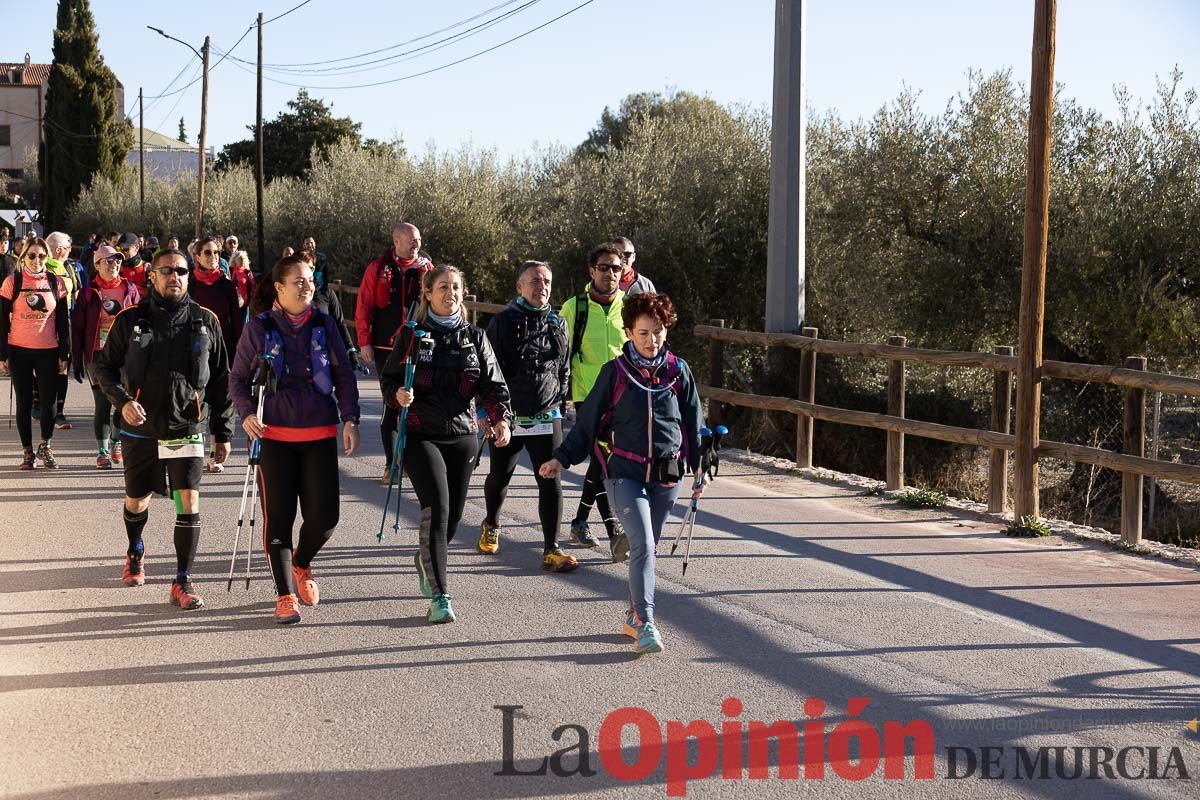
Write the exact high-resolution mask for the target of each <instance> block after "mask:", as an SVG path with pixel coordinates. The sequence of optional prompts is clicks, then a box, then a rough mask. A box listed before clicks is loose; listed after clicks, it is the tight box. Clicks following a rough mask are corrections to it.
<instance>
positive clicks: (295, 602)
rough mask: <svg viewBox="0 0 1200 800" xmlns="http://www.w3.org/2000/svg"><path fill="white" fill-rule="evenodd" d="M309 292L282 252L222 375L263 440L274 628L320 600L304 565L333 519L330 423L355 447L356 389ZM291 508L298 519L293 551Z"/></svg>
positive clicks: (247, 426) (336, 338) (302, 269)
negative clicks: (262, 387)
mask: <svg viewBox="0 0 1200 800" xmlns="http://www.w3.org/2000/svg"><path fill="white" fill-rule="evenodd" d="M207 247H208V245H207V244H206V245H204V247H202V248H201V250H202V251H203V250H204V249H207ZM316 288H317V285H316V281H315V279H314V278H313V273H312V267H311V266H309V264H308V262H306V261H304V260H303V259H300V258H296V257H295V256H289V257H288V258H284V259H280V260H279V261H278V262H277V263H276V264H275V267H274V268H273V269H272V270H271V274H270V275H269V276H265V277H264V279H263V280H262V281H261V282H260V283H259V284H258V287H257V289H256V290H255V295H254V299H253V301H252V303H251V310H252V312H254V316H253V317H252V318H251V319H250V322H249V323H248V324H247V325H246V331H245V334H244V335H243V336H242V338H241V340H240V341H239V342H238V347H237V355H236V356H235V358H234V362H233V370H232V372H231V374H230V379H229V386H230V394H231V395H233V402H234V404H235V405H236V406H237V410H238V413H239V414H240V415H241V417H242V428H243V429H244V430H245V431H246V435H247V436H249V437H250V439H252V440H253V439H261V440H262V444H261V448H262V449H261V451H260V455H259V469H258V479H259V492H260V494H261V495H262V507H263V540H264V543H265V545H266V551H267V558H268V560H269V562H270V565H271V575H272V577H273V578H274V580H275V592H276V594H277V600H276V603H275V621H276V622H278V623H280V624H281V625H286V624H289V623H294V622H299V621H300V607H299V606H300V604H301V603H303V604H304V605H307V606H315V605H317V604H318V603H319V602H320V595H319V593H318V590H317V584H316V581H315V580H314V579H313V574H312V562H313V559H314V558H315V557H316V555H317V553H318V552H319V551H320V549H321V547H322V546H324V544H325V542H327V541H328V540H329V537H330V536H331V535H332V534H333V529H334V528H335V527H336V526H337V523H338V517H339V509H338V503H339V490H338V465H337V444H338V430H337V425H338V421H339V420H340V421H341V422H342V423H343V425H342V434H341V440H342V446H343V451H344V452H345V454H346V455H347V456H349V455H353V453H354V451H355V450H356V449H357V448H358V414H359V408H358V383H357V382H356V380H355V376H354V370H353V369H351V367H350V362H349V359H348V358H347V355H346V346H345V344H344V343H343V342H342V337H341V334H340V333H339V332H338V329H337V326H336V325H335V324H334V322H333V320H332V319H331V318H330V317H329V315H328V314H325V313H324V312H322V311H319V310H318V309H316V308H314V307H313V304H312V301H313V294H314V293H315V291H316ZM264 355H269V356H271V359H270V368H271V369H272V370H273V373H274V375H273V377H274V386H273V387H270V389H269V390H268V393H267V398H266V401H265V403H264V405H263V418H262V419H259V418H258V416H257V412H258V406H257V402H256V398H255V397H254V392H253V382H254V379H255V377H256V375H257V374H258V372H259V363H260V362H259V359H260V357H261V356H264ZM297 506H299V509H300V515H301V517H302V522H301V524H300V539H299V542H298V543H297V545H296V547H295V548H294V550H293V546H292V527H293V526H294V524H295V521H296V508H297Z"/></svg>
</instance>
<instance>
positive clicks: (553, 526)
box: [483, 419, 563, 553]
mask: <svg viewBox="0 0 1200 800" xmlns="http://www.w3.org/2000/svg"><path fill="white" fill-rule="evenodd" d="M562 438H563V434H562V420H558V419H556V420H554V432H553V433H544V434H540V435H538V436H514V437H513V438H512V439H511V440H510V441H509V443H508V444H507V445H506V446H504V447H496V443H495V442H492V449H491V460H490V463H491V468H490V469H489V470H488V476H487V480H486V481H484V484H483V496H484V499H485V501H486V503H487V516H486V517H485V518H484V520H485V521H486V522H488V523H490V524H492V525H496V524H498V523H499V516H498V515H499V514H500V507H501V506H502V505H504V498H505V497H506V496H507V495H508V483H509V481H511V480H512V476H513V471H514V470H515V469H516V468H517V459H518V458H520V457H521V451H522V450H525V449H528V450H529V461H530V463H531V464H532V465H533V476H534V478H536V479H537V487H538V518H539V519H540V520H541V521H542V538H543V539H544V540H545V542H544V544H545V552H547V553H548V552H550V551H551V550H553V549H554V548H555V546H556V545H557V543H558V529H559V525H560V520H561V517H562V478H560V477H555V478H553V479H548V478H543V477H542V476H541V475H539V474H538V467H540V466H541V465H542V464H544V463H546V462H547V461H549V460H550V459H551V458H553V457H554V449H555V448H556V447H558V446H559V445H560V444H562Z"/></svg>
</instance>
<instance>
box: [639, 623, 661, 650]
mask: <svg viewBox="0 0 1200 800" xmlns="http://www.w3.org/2000/svg"><path fill="white" fill-rule="evenodd" d="M633 649H634V652H636V653H637V654H638V655H642V654H643V653H661V652H662V651H663V641H662V636H661V635H660V634H659V632H658V628H656V627H654V623H653V622H647V623H646V624H645V625H642V626H641V627H639V628H638V629H637V645H636V646H635V647H634V648H633Z"/></svg>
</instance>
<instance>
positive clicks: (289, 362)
mask: <svg viewBox="0 0 1200 800" xmlns="http://www.w3.org/2000/svg"><path fill="white" fill-rule="evenodd" d="M271 316H272V319H273V320H274V321H275V327H276V328H277V329H278V331H279V336H280V338H281V339H282V340H283V363H284V367H283V377H282V378H280V380H279V382H278V385H277V386H276V387H275V392H274V393H273V394H269V395H267V400H266V403H265V405H264V407H263V415H262V419H261V420H260V422H262V423H263V424H264V425H281V426H284V427H288V428H311V427H317V426H322V425H336V424H337V423H338V420H339V419H341V420H343V421H345V420H354V421H356V422H357V421H358V415H359V410H358V381H357V379H356V378H355V375H354V370H353V369H352V368H351V366H350V359H349V358H348V357H347V356H346V345H345V343H344V342H343V341H342V336H341V334H340V333H339V332H338V328H337V324H336V323H335V322H334V321H333V318H332V317H330V316H329V315H328V314H324V313H322V312H321V311H318V310H317V309H315V308H314V309H313V312H312V318H311V319H309V321H308V322H307V323H305V325H304V327H302V328H301V329H300V330H299V331H293V330H292V324H291V322H289V321H288V318H287V315H286V314H285V313H284V312H282V311H279V310H275V311H272V312H271ZM313 325H324V326H325V340H326V342H327V344H328V348H329V356H330V359H329V361H330V369H331V371H332V373H333V391H334V393H333V394H332V395H324V394H321V393H320V392H319V391H317V389H316V387H314V386H313V384H312V380H311V378H310V375H311V372H312V367H311V360H310V355H309V351H310V347H311V342H312V326H313ZM265 342H266V322H265V321H264V320H263V319H262V315H259V316H257V317H254V318H253V319H251V320H250V322H249V323H247V325H246V327H245V329H244V330H243V332H242V338H241V339H239V340H238V345H237V355H236V356H234V359H233V370H232V371H231V372H230V375H229V393H230V394H231V395H233V403H234V405H235V406H236V407H237V411H238V414H239V415H240V416H241V417H243V418H245V417H248V416H250V415H251V414H254V413H257V411H258V408H257V404H256V402H255V400H254V398H253V396H252V395H251V392H250V382H251V381H252V380H253V379H254V373H255V372H256V371H257V363H256V362H257V360H258V356H259V355H261V354H262V352H263V351H264V350H265V349H266V347H265ZM334 397H336V398H337V400H336V402H335V401H334Z"/></svg>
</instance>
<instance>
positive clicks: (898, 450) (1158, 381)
mask: <svg viewBox="0 0 1200 800" xmlns="http://www.w3.org/2000/svg"><path fill="white" fill-rule="evenodd" d="M334 289H335V290H336V291H338V292H340V293H341V294H342V295H343V296H344V297H347V298H349V297H355V296H356V295H357V294H358V288H357V287H354V286H345V285H340V284H336V283H335V286H334ZM344 305H345V307H346V309H347V317H348V318H350V317H352V316H353V308H354V304H353V302H349V303H344ZM465 305H466V307H467V311H468V314H469V315H470V317H471V320H472V322H475V321H477V319H478V315H479V314H481V313H483V314H494V313H496V312H498V311H501V310H502V309H503V308H504V305H503V304H500V303H485V302H481V301H478V300H476V298H475V296H474V295H468V296H467V298H466V303H465ZM347 322H348V324H352V320H351V319H348V320H347ZM693 333H694V334H695V335H696V336H698V337H701V338H704V339H708V340H709V344H710V364H709V383H708V384H707V385H704V384H702V385H700V386H699V391H700V396H701V397H703V398H705V399H707V400H708V401H709V418H710V421H711V424H714V425H715V424H717V423H718V422H719V421H720V419H721V416H722V412H721V405H720V404H722V403H724V404H729V405H736V406H743V407H745V408H757V409H760V410H764V411H784V412H788V413H791V414H795V415H796V464H797V466H800V467H811V466H813V463H812V452H813V420H818V419H819V420H822V421H824V422H834V423H838V424H842V425H856V426H859V427H864V428H874V429H876V430H882V431H887V452H886V455H885V458H886V468H885V477H886V483H887V487H888V488H889V489H900V488H903V486H904V437H905V436H922V437H925V438H927V439H937V440H939V441H943V442H952V443H954V444H964V445H974V446H978V447H987V448H989V449H990V450H991V452H990V454H989V459H988V509H989V510H990V511H992V512H995V513H1002V512H1003V511H1004V510H1005V509H1006V508H1007V506H1008V453H1009V451H1012V450H1015V449H1016V437H1015V436H1014V435H1013V434H1012V433H1011V432H1010V427H1009V426H1010V423H1009V418H1010V417H1011V397H1012V386H1013V375H1014V373H1015V372H1016V370H1017V357H1016V356H1015V355H1014V354H1013V348H1011V347H997V348H996V351H995V352H994V353H977V352H969V351H956V350H928V349H924V348H918V347H908V346H907V344H906V340H905V337H903V336H893V337H891V338H889V339H888V342H887V344H874V343H869V342H838V341H831V340H828V339H821V338H820V337H819V336H818V331H817V329H816V328H805V329H804V330H803V332H802V333H801V334H787V333H761V332H758V331H743V330H737V329H733V328H726V327H725V323H724V321H723V320H719V319H718V320H712V321H711V324H709V325H697V326H696V327H695V328H694V329H693ZM726 344H745V345H756V346H759V347H768V348H769V347H789V348H792V349H795V350H799V351H800V352H801V361H800V375H799V381H798V386H797V389H798V391H797V398H798V399H793V398H790V397H767V396H762V395H756V394H747V393H745V392H737V391H733V390H731V389H726V388H724V372H725V345H726ZM818 354H823V355H826V356H841V357H849V358H876V359H883V360H885V361H887V362H888V400H887V413H886V414H877V413H872V412H868V411H853V410H851V409H846V408H836V407H834V406H826V405H820V404H818V403H817V402H816V384H817V355H818ZM910 361H911V362H914V363H918V364H932V365H938V366H950V367H971V368H978V369H989V370H991V371H992V372H993V373H994V376H993V384H992V413H991V427H990V428H988V429H982V428H961V427H956V426H953V425H940V424H937V423H933V422H924V421H921V420H915V419H908V418H907V417H906V416H905V413H904V397H905V364H906V363H908V362H910ZM1042 378H1043V379H1045V378H1055V379H1061V380H1072V381H1088V382H1092V383H1103V384H1108V385H1111V386H1120V387H1123V388H1124V389H1125V421H1124V436H1123V445H1122V452H1114V451H1112V450H1104V449H1101V448H1098V447H1088V446H1086V445H1078V444H1069V443H1066V442H1054V441H1049V440H1046V439H1043V440H1041V441H1040V442H1039V443H1038V447H1037V454H1036V455H1037V456H1038V457H1041V456H1045V457H1047V458H1057V459H1062V460H1064V461H1075V462H1080V463H1084V464H1093V465H1095V466H1098V467H1104V468H1106V469H1111V470H1115V471H1117V472H1120V473H1121V536H1122V538H1123V539H1124V540H1125V541H1126V542H1129V543H1131V544H1136V543H1137V542H1140V541H1141V538H1142V498H1143V491H1142V484H1143V478H1144V477H1145V476H1147V475H1149V476H1152V477H1155V478H1161V479H1165V480H1173V481H1184V482H1187V483H1196V484H1200V466H1194V465H1191V464H1177V463H1173V462H1168V461H1158V460H1155V459H1150V458H1146V457H1145V439H1146V422H1145V420H1146V392H1148V391H1151V392H1166V393H1168V394H1181V395H1187V396H1190V397H1200V379H1196V378H1185V377H1180V376H1177V375H1166V374H1163V373H1157V372H1147V371H1146V359H1145V358H1143V357H1132V358H1127V359H1126V360H1125V364H1124V365H1123V366H1121V367H1110V366H1104V365H1096V364H1076V363H1071V362H1067V361H1046V362H1044V363H1043V365H1042ZM1033 469H1037V463H1036V459H1035V461H1034V464H1033Z"/></svg>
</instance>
